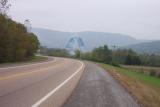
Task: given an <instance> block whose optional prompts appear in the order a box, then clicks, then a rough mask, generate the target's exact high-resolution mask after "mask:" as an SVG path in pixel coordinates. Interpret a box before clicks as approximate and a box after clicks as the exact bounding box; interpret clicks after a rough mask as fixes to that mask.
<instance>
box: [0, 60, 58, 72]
mask: <svg viewBox="0 0 160 107" xmlns="http://www.w3.org/2000/svg"><path fill="white" fill-rule="evenodd" d="M55 61H56V58H54V60H53V61H47V62H40V63H35V64H26V65H19V66H13V67H3V68H0V69H2V70H3V69H10V68H21V67H27V66H32V65H41V64H46V63H51V62H55Z"/></svg>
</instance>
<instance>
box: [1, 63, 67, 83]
mask: <svg viewBox="0 0 160 107" xmlns="http://www.w3.org/2000/svg"><path fill="white" fill-rule="evenodd" d="M64 63H66V61H64ZM57 66H60V64H56V65H54V66H51V67H47V68H42V69H39V70H35V71H31V72H25V73H19V74H14V75H11V76H6V77H0V80H6V79H11V78H15V77H20V76H26V75H29V74H33V73H37V72H40V71H46V70H49V69H51V68H55V67H57Z"/></svg>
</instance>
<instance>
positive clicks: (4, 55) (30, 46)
mask: <svg viewBox="0 0 160 107" xmlns="http://www.w3.org/2000/svg"><path fill="white" fill-rule="evenodd" d="M6 9H8V6H7V0H1V1H0V63H2V62H15V61H23V60H26V59H28V58H30V57H32V56H33V55H34V53H35V52H36V51H37V49H38V48H39V41H38V39H37V37H36V36H35V35H34V34H33V33H29V32H27V29H26V28H25V26H24V25H23V24H20V23H17V22H15V21H13V20H12V19H11V18H9V17H8V16H7V15H6V14H5V13H4V12H5V10H6Z"/></svg>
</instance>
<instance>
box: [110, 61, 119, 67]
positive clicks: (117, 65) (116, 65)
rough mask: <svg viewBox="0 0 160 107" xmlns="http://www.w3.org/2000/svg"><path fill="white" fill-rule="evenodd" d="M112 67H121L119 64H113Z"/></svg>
mask: <svg viewBox="0 0 160 107" xmlns="http://www.w3.org/2000/svg"><path fill="white" fill-rule="evenodd" d="M111 65H113V66H115V67H121V66H120V65H119V64H118V63H117V62H112V63H111Z"/></svg>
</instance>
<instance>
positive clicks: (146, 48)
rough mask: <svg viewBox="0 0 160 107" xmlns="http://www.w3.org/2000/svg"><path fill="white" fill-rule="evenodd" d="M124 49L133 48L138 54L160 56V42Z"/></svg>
mask: <svg viewBox="0 0 160 107" xmlns="http://www.w3.org/2000/svg"><path fill="white" fill-rule="evenodd" d="M124 48H131V49H133V50H134V51H136V52H138V53H149V54H160V40H159V41H152V42H144V43H139V44H135V45H129V46H126V47H124Z"/></svg>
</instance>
